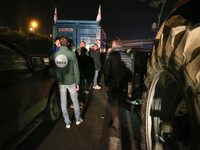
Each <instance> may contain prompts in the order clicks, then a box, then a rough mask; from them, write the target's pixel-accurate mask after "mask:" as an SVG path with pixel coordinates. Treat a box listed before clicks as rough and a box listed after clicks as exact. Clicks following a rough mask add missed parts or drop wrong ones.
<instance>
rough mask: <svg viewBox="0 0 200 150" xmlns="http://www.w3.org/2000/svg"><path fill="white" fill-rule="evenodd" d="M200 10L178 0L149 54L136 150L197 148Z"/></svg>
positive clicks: (199, 127)
mask: <svg viewBox="0 0 200 150" xmlns="http://www.w3.org/2000/svg"><path fill="white" fill-rule="evenodd" d="M199 12H200V5H199V4H198V3H197V1H195V0H181V1H179V3H178V4H177V6H176V7H175V9H174V10H173V12H171V13H170V14H169V16H168V17H167V18H166V20H165V21H164V22H163V24H162V26H161V28H160V29H159V31H158V33H157V35H156V37H155V41H156V42H155V44H154V45H153V49H152V56H151V60H150V63H149V65H148V69H147V76H146V78H145V86H146V89H147V90H145V91H144V93H143V99H142V110H141V118H142V126H141V134H142V141H141V149H143V150H146V149H147V150H157V149H158V150H199V149H200V134H199V133H200V38H199V37H200V15H199Z"/></svg>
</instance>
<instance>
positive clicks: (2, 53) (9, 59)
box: [0, 43, 28, 70]
mask: <svg viewBox="0 0 200 150" xmlns="http://www.w3.org/2000/svg"><path fill="white" fill-rule="evenodd" d="M27 68H28V64H27V61H26V58H24V57H23V56H21V55H20V54H19V53H17V52H16V51H15V50H14V49H11V48H10V47H8V46H6V45H3V44H1V43H0V70H16V69H27Z"/></svg>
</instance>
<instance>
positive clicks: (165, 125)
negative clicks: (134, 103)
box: [146, 71, 191, 150]
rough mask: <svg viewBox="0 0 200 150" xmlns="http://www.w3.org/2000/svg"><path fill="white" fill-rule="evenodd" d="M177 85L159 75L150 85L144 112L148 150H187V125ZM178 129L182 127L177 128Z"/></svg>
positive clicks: (175, 82) (167, 77) (183, 103)
mask: <svg viewBox="0 0 200 150" xmlns="http://www.w3.org/2000/svg"><path fill="white" fill-rule="evenodd" d="M180 93H183V91H181V88H180V84H179V83H178V82H177V80H176V79H175V78H174V77H173V76H172V75H171V74H169V73H168V72H166V71H163V72H161V73H160V74H159V75H157V76H156V78H155V79H154V81H153V82H152V84H151V87H150V90H149V95H148V99H147V109H146V142H147V148H148V149H149V150H152V149H157V148H159V149H168V148H169V149H177V150H178V149H181V150H188V149H189V145H190V143H191V141H190V138H189V135H190V132H191V130H190V127H189V125H190V122H189V120H190V119H189V117H188V111H187V108H186V104H185V100H184V99H183V97H184V96H183V94H180ZM181 125H182V126H183V125H184V127H181Z"/></svg>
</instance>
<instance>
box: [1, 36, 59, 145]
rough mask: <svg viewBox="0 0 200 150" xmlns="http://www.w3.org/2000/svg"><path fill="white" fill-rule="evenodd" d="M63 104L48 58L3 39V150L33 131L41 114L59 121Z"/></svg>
mask: <svg viewBox="0 0 200 150" xmlns="http://www.w3.org/2000/svg"><path fill="white" fill-rule="evenodd" d="M59 102H60V99H59V90H58V86H57V84H56V82H55V80H54V79H53V78H52V77H51V76H50V74H49V72H48V64H47V63H45V61H44V59H43V58H42V57H39V56H37V57H33V56H30V55H28V54H27V53H26V52H25V51H24V50H22V49H21V48H20V47H18V46H17V45H16V44H13V43H10V42H8V41H4V40H3V39H0V118H1V123H0V149H3V148H5V147H6V146H8V144H10V143H12V142H11V141H12V140H14V139H15V137H17V135H18V134H19V133H20V132H22V131H24V130H25V129H26V130H27V129H29V128H28V125H30V124H31V123H32V122H33V121H34V120H35V118H37V116H38V115H39V114H41V113H42V114H45V117H46V118H48V119H49V120H52V121H55V120H57V119H58V118H59V116H60V114H61V110H60V104H59ZM9 146H10V145H9Z"/></svg>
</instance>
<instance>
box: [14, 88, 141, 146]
mask: <svg viewBox="0 0 200 150" xmlns="http://www.w3.org/2000/svg"><path fill="white" fill-rule="evenodd" d="M128 107H129V106H128ZM129 108H130V107H129ZM132 110H133V111H130V109H127V108H121V109H120V112H121V115H120V116H121V120H122V125H121V132H117V131H115V130H114V129H112V128H110V127H109V126H108V124H109V120H110V111H109V105H108V103H107V95H106V88H105V87H104V86H103V88H102V89H101V90H94V91H93V93H92V94H91V99H90V100H89V102H88V103H87V105H86V107H84V108H83V109H82V116H83V118H84V122H83V123H82V124H80V125H79V126H77V125H76V124H75V122H74V120H72V121H73V123H72V126H71V128H70V129H66V128H65V124H64V121H63V117H62V116H61V117H60V119H59V120H58V121H57V122H55V123H52V122H43V123H42V124H41V125H40V126H39V127H38V128H37V129H36V130H35V131H34V132H33V133H32V134H31V135H30V136H29V137H28V138H27V140H25V141H24V142H23V143H22V144H21V145H19V146H18V147H17V148H16V149H17V150H36V149H37V150H129V149H130V150H139V148H138V143H139V141H138V140H139V139H140V133H139V124H140V122H139V119H138V116H137V115H136V113H135V111H134V108H133V107H132ZM69 111H70V114H71V118H74V117H73V109H72V108H69Z"/></svg>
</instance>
